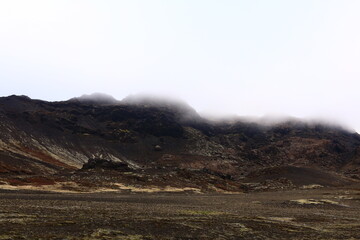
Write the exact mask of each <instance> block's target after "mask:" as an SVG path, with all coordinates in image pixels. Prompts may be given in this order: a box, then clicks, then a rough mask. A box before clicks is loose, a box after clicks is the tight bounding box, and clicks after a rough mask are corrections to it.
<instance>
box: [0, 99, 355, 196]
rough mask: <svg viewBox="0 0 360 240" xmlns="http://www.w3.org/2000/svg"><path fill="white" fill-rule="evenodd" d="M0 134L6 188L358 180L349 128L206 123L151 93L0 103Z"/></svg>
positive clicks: (211, 187)
mask: <svg viewBox="0 0 360 240" xmlns="http://www.w3.org/2000/svg"><path fill="white" fill-rule="evenodd" d="M0 131H1V132H2V134H1V136H0V178H1V179H2V181H4V182H11V181H14V178H16V179H18V178H20V179H22V180H21V181H30V182H31V180H29V179H32V177H33V176H43V177H44V176H45V177H46V178H51V179H52V181H54V182H58V181H59V182H64V181H69V179H68V177H70V176H72V179H75V178H76V179H77V180H76V184H78V185H79V186H80V185H81V186H82V185H84V184H85V185H86V184H89V186H92V185H93V184H94V183H93V182H91V181H90V180H89V179H92V180H94V179H95V177H96V179H97V180H96V181H100V182H97V183H96V184H100V185H101V184H105V183H107V184H109V180H106V179H109V177H108V176H110V175H111V176H113V177H114V178H116V181H120V182H123V183H131V184H140V185H149V184H150V185H151V184H153V185H154V184H155V185H157V186H162V187H165V186H166V185H170V186H177V187H191V188H196V189H200V190H199V191H249V190H254V189H273V188H274V189H276V188H277V187H279V186H280V187H281V186H282V187H286V188H288V187H290V188H292V187H294V188H295V187H301V186H302V185H305V184H321V185H327V186H337V185H343V184H351V183H354V182H357V181H358V180H359V179H360V136H359V134H357V133H355V132H353V131H349V130H347V129H346V128H343V127H340V126H337V125H334V124H328V123H322V122H318V121H305V120H301V119H295V118H284V119H276V121H275V120H274V119H270V120H269V119H266V118H264V119H252V118H244V117H237V116H233V117H231V118H218V119H210V118H206V117H204V116H201V115H199V114H198V113H197V112H196V111H195V110H194V109H193V108H192V107H190V105H188V104H187V103H185V102H183V101H181V100H177V99H168V98H163V97H156V96H148V95H139V96H129V97H127V98H125V99H123V100H121V101H119V100H116V99H115V98H113V97H111V96H109V95H104V94H91V95H83V96H81V97H78V98H72V99H70V100H68V101H60V102H46V101H41V100H32V99H30V98H28V97H26V96H14V95H13V96H9V97H2V98H0ZM89 161H90V162H91V164H90V165H86V167H85V168H83V165H84V164H87V163H88V162H89ZM90 166H91V167H90ZM123 172H128V173H127V174H124V173H123ZM55 176H56V177H55ZM135 176H136V177H135ZM260 176H261V177H260ZM282 178H286V181H285V182H284V181H283V180H281V179H282ZM86 179H87V180H86ZM99 179H100V180H99ZM150 179H151V180H150ZM279 179H280V180H279ZM19 181H20V180H19ZM74 181H75V180H74ZM89 181H90V182H89ZM94 181H95V180H94ZM114 181H115V180H114ZM249 182H255V183H256V182H257V183H256V184H258V185H256V184H255V185H254V184H253V185H249ZM284 184H285V185H284ZM249 186H250V187H249Z"/></svg>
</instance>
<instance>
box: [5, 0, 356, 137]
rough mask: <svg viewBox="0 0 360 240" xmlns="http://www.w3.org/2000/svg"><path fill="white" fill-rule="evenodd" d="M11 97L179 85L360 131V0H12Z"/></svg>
mask: <svg viewBox="0 0 360 240" xmlns="http://www.w3.org/2000/svg"><path fill="white" fill-rule="evenodd" d="M0 83H1V87H0V96H7V95H11V94H23V95H28V96H30V97H32V98H38V99H44V100H66V99H69V98H71V97H74V96H80V95H82V94H84V93H92V92H104V93H108V94H110V95H113V96H114V97H116V98H118V99H122V98H123V97H125V96H127V95H129V94H135V93H141V92H147V93H160V94H168V95H172V96H173V95H175V96H177V97H180V98H182V99H184V100H185V101H187V102H188V103H189V104H190V105H192V106H193V107H194V108H195V109H197V110H198V111H210V112H217V113H235V114H239V115H255V116H262V115H266V114H282V115H292V116H295V117H322V118H328V119H331V120H334V119H335V120H338V121H340V122H343V123H346V124H348V125H350V126H352V127H353V128H355V129H356V130H357V131H358V132H359V131H360V109H359V108H358V103H359V102H360V101H359V100H360V95H359V88H360V1H359V0H337V1H332V0H311V1H309V0H297V1H295V0H293V1H289V0H283V1H280V0H272V1H269V0H262V1H261V0H247V1H241V0H234V1H230V0H221V1H220V0H217V1H214V0H173V1H169V0H164V1H156V0H143V1H136V0H128V1H120V0H113V1H110V0H98V1H92V0H57V1H51V0H43V1H38V0H32V1H29V0H24V1H19V0H0Z"/></svg>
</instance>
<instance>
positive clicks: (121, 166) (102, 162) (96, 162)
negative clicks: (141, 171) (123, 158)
mask: <svg viewBox="0 0 360 240" xmlns="http://www.w3.org/2000/svg"><path fill="white" fill-rule="evenodd" d="M89 169H107V170H116V171H123V172H127V171H131V168H129V166H128V164H126V163H123V162H113V161H111V160H106V159H101V158H90V159H89V161H88V162H87V163H85V164H84V165H83V167H82V169H81V170H89Z"/></svg>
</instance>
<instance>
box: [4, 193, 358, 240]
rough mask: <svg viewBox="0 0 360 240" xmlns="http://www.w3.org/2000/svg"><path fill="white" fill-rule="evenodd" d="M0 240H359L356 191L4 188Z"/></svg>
mask: <svg viewBox="0 0 360 240" xmlns="http://www.w3.org/2000/svg"><path fill="white" fill-rule="evenodd" d="M0 239H69V240H70V239H129V240H130V239H132V240H136V239H360V187H358V188H357V187H353V188H348V189H338V188H331V189H325V188H323V189H311V190H294V191H284V192H264V193H249V194H237V195H209V194H184V193H181V194H180V193H179V194H174V193H172V194H170V193H157V194H144V193H143V194H120V193H96V194H60V193H43V192H31V191H28V192H24V191H4V190H3V191H0Z"/></svg>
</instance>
